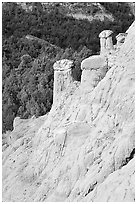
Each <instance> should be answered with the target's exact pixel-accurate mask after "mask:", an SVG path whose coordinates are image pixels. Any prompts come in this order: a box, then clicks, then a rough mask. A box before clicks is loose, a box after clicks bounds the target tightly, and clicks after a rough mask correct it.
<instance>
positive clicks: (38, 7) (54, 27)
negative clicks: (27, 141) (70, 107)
mask: <svg viewBox="0 0 137 204" xmlns="http://www.w3.org/2000/svg"><path fill="white" fill-rule="evenodd" d="M91 4H92V3H91ZM101 4H102V6H104V8H105V9H106V10H107V11H108V12H109V13H110V12H111V13H112V14H113V15H114V16H115V20H114V21H113V22H112V21H109V20H106V21H104V22H102V21H100V20H93V21H92V22H89V21H88V20H84V19H83V20H82V19H81V20H78V19H75V18H73V17H70V16H66V15H65V14H63V13H61V12H60V10H59V8H58V6H57V4H56V3H55V4H53V3H52V9H51V10H49V9H47V8H46V6H44V5H43V4H41V3H40V2H35V3H28V4H26V6H27V7H25V9H24V8H23V6H22V5H21V4H18V3H15V2H10V3H8V2H6V3H3V5H2V91H3V93H2V97H3V106H2V111H3V112H2V113H3V115H2V119H3V132H5V131H6V130H11V129H12V123H13V120H14V118H15V117H16V116H20V117H21V118H29V117H31V116H32V115H35V116H36V117H37V116H39V115H43V114H46V113H47V112H48V111H49V110H50V108H51V105H52V92H53V64H54V62H55V61H57V60H60V59H63V58H67V59H72V60H74V63H75V68H74V77H75V79H76V80H80V77H81V70H80V63H81V61H82V60H83V59H84V58H86V57H88V56H90V55H93V54H96V53H98V52H99V38H98V35H99V33H100V32H101V31H102V30H104V29H111V30H113V32H114V36H115V35H117V34H118V33H119V32H125V31H126V30H127V28H128V27H129V25H130V24H131V23H132V22H133V20H134V15H133V14H132V13H131V12H130V10H129V6H128V4H126V3H119V4H118V5H117V4H115V3H101ZM30 8H31V9H30ZM112 11H113V12H112ZM114 11H115V12H114ZM27 35H30V36H32V37H33V36H34V37H37V38H34V39H29V38H27V37H26V36H27ZM40 39H42V40H40Z"/></svg>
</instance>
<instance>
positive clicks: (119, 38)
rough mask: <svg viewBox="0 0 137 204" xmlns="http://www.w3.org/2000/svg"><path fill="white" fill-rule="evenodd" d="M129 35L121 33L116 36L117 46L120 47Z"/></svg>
mask: <svg viewBox="0 0 137 204" xmlns="http://www.w3.org/2000/svg"><path fill="white" fill-rule="evenodd" d="M126 36H127V33H119V34H118V35H117V36H116V39H117V45H116V46H117V48H118V47H120V46H121V45H122V44H123V43H124V41H125V38H126Z"/></svg>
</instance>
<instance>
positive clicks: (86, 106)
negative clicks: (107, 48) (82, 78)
mask: <svg viewBox="0 0 137 204" xmlns="http://www.w3.org/2000/svg"><path fill="white" fill-rule="evenodd" d="M127 33H128V35H127V38H126V40H125V42H124V44H123V45H122V46H121V48H120V50H119V51H117V52H115V53H113V54H111V55H110V57H109V62H108V63H109V65H110V69H109V70H108V72H107V73H106V76H105V77H104V78H103V79H102V80H101V81H100V82H99V83H98V85H97V86H96V87H95V88H94V89H90V87H88V86H82V84H75V83H74V84H73V86H70V87H69V88H68V89H67V91H64V92H62V94H61V95H60V96H59V99H58V100H57V101H56V103H54V104H53V106H52V109H51V111H50V112H49V113H48V114H47V115H45V116H42V117H40V118H37V119H36V118H31V119H28V120H21V119H19V118H16V120H15V121H14V130H13V132H11V133H10V135H9V137H8V138H9V140H8V142H9V146H8V147H7V148H6V149H5V150H4V151H3V201H16V202H17V201H28V202H29V201H35V202H36V201H37V202H38V201H71V202H72V201H88V202H89V201H93V202H94V201H114V202H115V201H119V202H120V201H124V202H125V201H135V191H134V174H135V169H134V154H135V141H134V140H135V138H134V135H135V130H134V125H135V124H134V89H135V88H134V80H135V74H134V50H135V49H134V44H135V41H134V37H135V36H134V24H132V26H131V27H130V28H129V29H128V31H127Z"/></svg>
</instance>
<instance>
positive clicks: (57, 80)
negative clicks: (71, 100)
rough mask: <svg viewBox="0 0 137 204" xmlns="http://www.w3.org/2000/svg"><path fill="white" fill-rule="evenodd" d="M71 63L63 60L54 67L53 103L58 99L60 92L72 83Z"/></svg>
mask: <svg viewBox="0 0 137 204" xmlns="http://www.w3.org/2000/svg"><path fill="white" fill-rule="evenodd" d="M72 67H73V62H72V61H71V60H67V59H63V60H60V61H57V62H56V63H55V64H54V65H53V68H54V90H53V93H54V96H53V103H55V102H56V100H57V98H58V97H60V94H61V92H62V91H64V90H66V89H67V87H68V86H71V84H72V83H73V78H72Z"/></svg>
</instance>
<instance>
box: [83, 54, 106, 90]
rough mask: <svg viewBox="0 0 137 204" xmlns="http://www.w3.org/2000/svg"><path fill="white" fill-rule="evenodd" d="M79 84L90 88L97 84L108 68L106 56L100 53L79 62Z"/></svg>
mask: <svg viewBox="0 0 137 204" xmlns="http://www.w3.org/2000/svg"><path fill="white" fill-rule="evenodd" d="M81 69H82V76H81V85H83V86H86V87H88V88H90V89H92V88H94V87H96V86H97V84H98V83H99V81H100V80H101V79H102V78H103V77H104V76H105V75H106V72H107V70H108V63H107V58H106V57H104V56H102V55H95V56H91V57H89V58H87V59H85V60H83V61H82V63H81Z"/></svg>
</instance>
